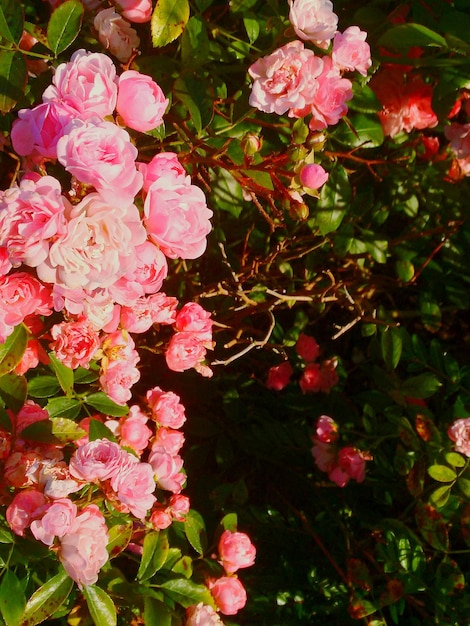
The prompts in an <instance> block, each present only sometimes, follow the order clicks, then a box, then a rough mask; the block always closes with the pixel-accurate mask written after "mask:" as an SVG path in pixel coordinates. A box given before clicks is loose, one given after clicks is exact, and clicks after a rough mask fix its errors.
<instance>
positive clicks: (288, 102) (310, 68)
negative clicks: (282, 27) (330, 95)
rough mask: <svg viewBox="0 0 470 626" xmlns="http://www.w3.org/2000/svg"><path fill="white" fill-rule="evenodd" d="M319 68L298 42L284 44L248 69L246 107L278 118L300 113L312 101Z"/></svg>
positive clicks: (320, 64)
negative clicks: (292, 112)
mask: <svg viewBox="0 0 470 626" xmlns="http://www.w3.org/2000/svg"><path fill="white" fill-rule="evenodd" d="M322 68H323V61H322V59H320V58H319V57H316V56H315V54H314V52H312V50H307V49H305V47H304V44H303V43H302V42H301V41H291V42H289V43H287V44H286V45H284V46H282V48H279V49H278V50H275V51H274V52H273V53H272V54H270V55H268V56H266V57H262V58H261V59H258V60H257V61H255V62H254V63H253V65H251V67H250V68H249V69H248V73H249V74H250V76H251V78H252V79H253V85H252V91H251V94H250V100H249V102H250V105H251V106H253V107H256V108H257V109H259V110H260V111H264V112H265V113H277V114H278V115H282V114H283V113H286V112H287V111H289V109H291V110H292V109H297V110H302V109H304V108H305V107H307V106H308V105H309V104H310V103H311V102H312V100H313V96H314V93H315V91H316V89H317V87H318V85H317V83H316V80H315V79H316V77H317V76H319V75H320V73H321V71H322Z"/></svg>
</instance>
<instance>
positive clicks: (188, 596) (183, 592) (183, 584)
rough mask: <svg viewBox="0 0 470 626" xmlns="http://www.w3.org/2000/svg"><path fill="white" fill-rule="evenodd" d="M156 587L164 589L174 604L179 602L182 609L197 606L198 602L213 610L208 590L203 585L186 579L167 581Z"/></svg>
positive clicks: (212, 601) (212, 602)
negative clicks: (207, 605)
mask: <svg viewBox="0 0 470 626" xmlns="http://www.w3.org/2000/svg"><path fill="white" fill-rule="evenodd" d="M158 586H159V587H160V589H164V590H165V591H166V592H167V593H168V595H169V596H170V597H171V598H172V599H173V600H175V602H179V603H180V604H181V605H182V606H184V608H187V607H188V606H191V605H192V604H199V602H202V603H203V604H209V605H210V606H212V607H213V608H215V607H214V600H213V598H212V595H211V592H210V591H209V589H208V588H207V587H206V586H205V585H198V584H196V583H194V582H193V581H192V580H188V579H187V578H175V579H173V580H167V581H165V582H164V583H162V584H161V585H158Z"/></svg>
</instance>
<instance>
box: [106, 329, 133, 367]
mask: <svg viewBox="0 0 470 626" xmlns="http://www.w3.org/2000/svg"><path fill="white" fill-rule="evenodd" d="M101 349H102V351H103V358H102V360H101V366H102V367H103V369H106V368H107V367H108V365H109V364H111V363H113V362H116V361H126V362H127V363H132V365H137V363H138V362H139V359H140V357H139V353H138V352H137V350H136V349H135V342H134V340H133V339H132V337H131V335H129V333H128V332H127V331H126V330H116V331H115V332H112V333H109V334H108V335H106V336H105V337H104V338H103V341H102V344H101Z"/></svg>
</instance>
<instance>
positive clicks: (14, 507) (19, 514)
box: [6, 489, 47, 537]
mask: <svg viewBox="0 0 470 626" xmlns="http://www.w3.org/2000/svg"><path fill="white" fill-rule="evenodd" d="M46 508H47V504H46V498H45V497H44V494H43V493H41V492H40V491H36V490H35V489H26V490H23V491H19V492H18V493H17V494H15V497H14V498H13V500H12V502H11V504H10V506H9V507H8V508H7V510H6V519H7V522H8V524H9V526H10V528H11V529H12V531H13V532H14V533H15V534H16V535H20V537H23V536H24V531H25V529H26V528H28V526H29V525H30V524H31V522H32V521H33V520H35V519H37V518H39V517H41V515H42V514H43V513H44V511H45V510H46Z"/></svg>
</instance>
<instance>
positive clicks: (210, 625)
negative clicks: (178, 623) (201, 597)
mask: <svg viewBox="0 0 470 626" xmlns="http://www.w3.org/2000/svg"><path fill="white" fill-rule="evenodd" d="M185 626H224V623H223V622H222V620H221V619H220V617H219V616H218V614H217V613H216V612H215V611H214V609H213V608H212V607H211V606H209V605H208V604H203V603H202V602H199V604H193V605H192V606H190V607H188V608H187V609H186V622H185Z"/></svg>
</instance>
